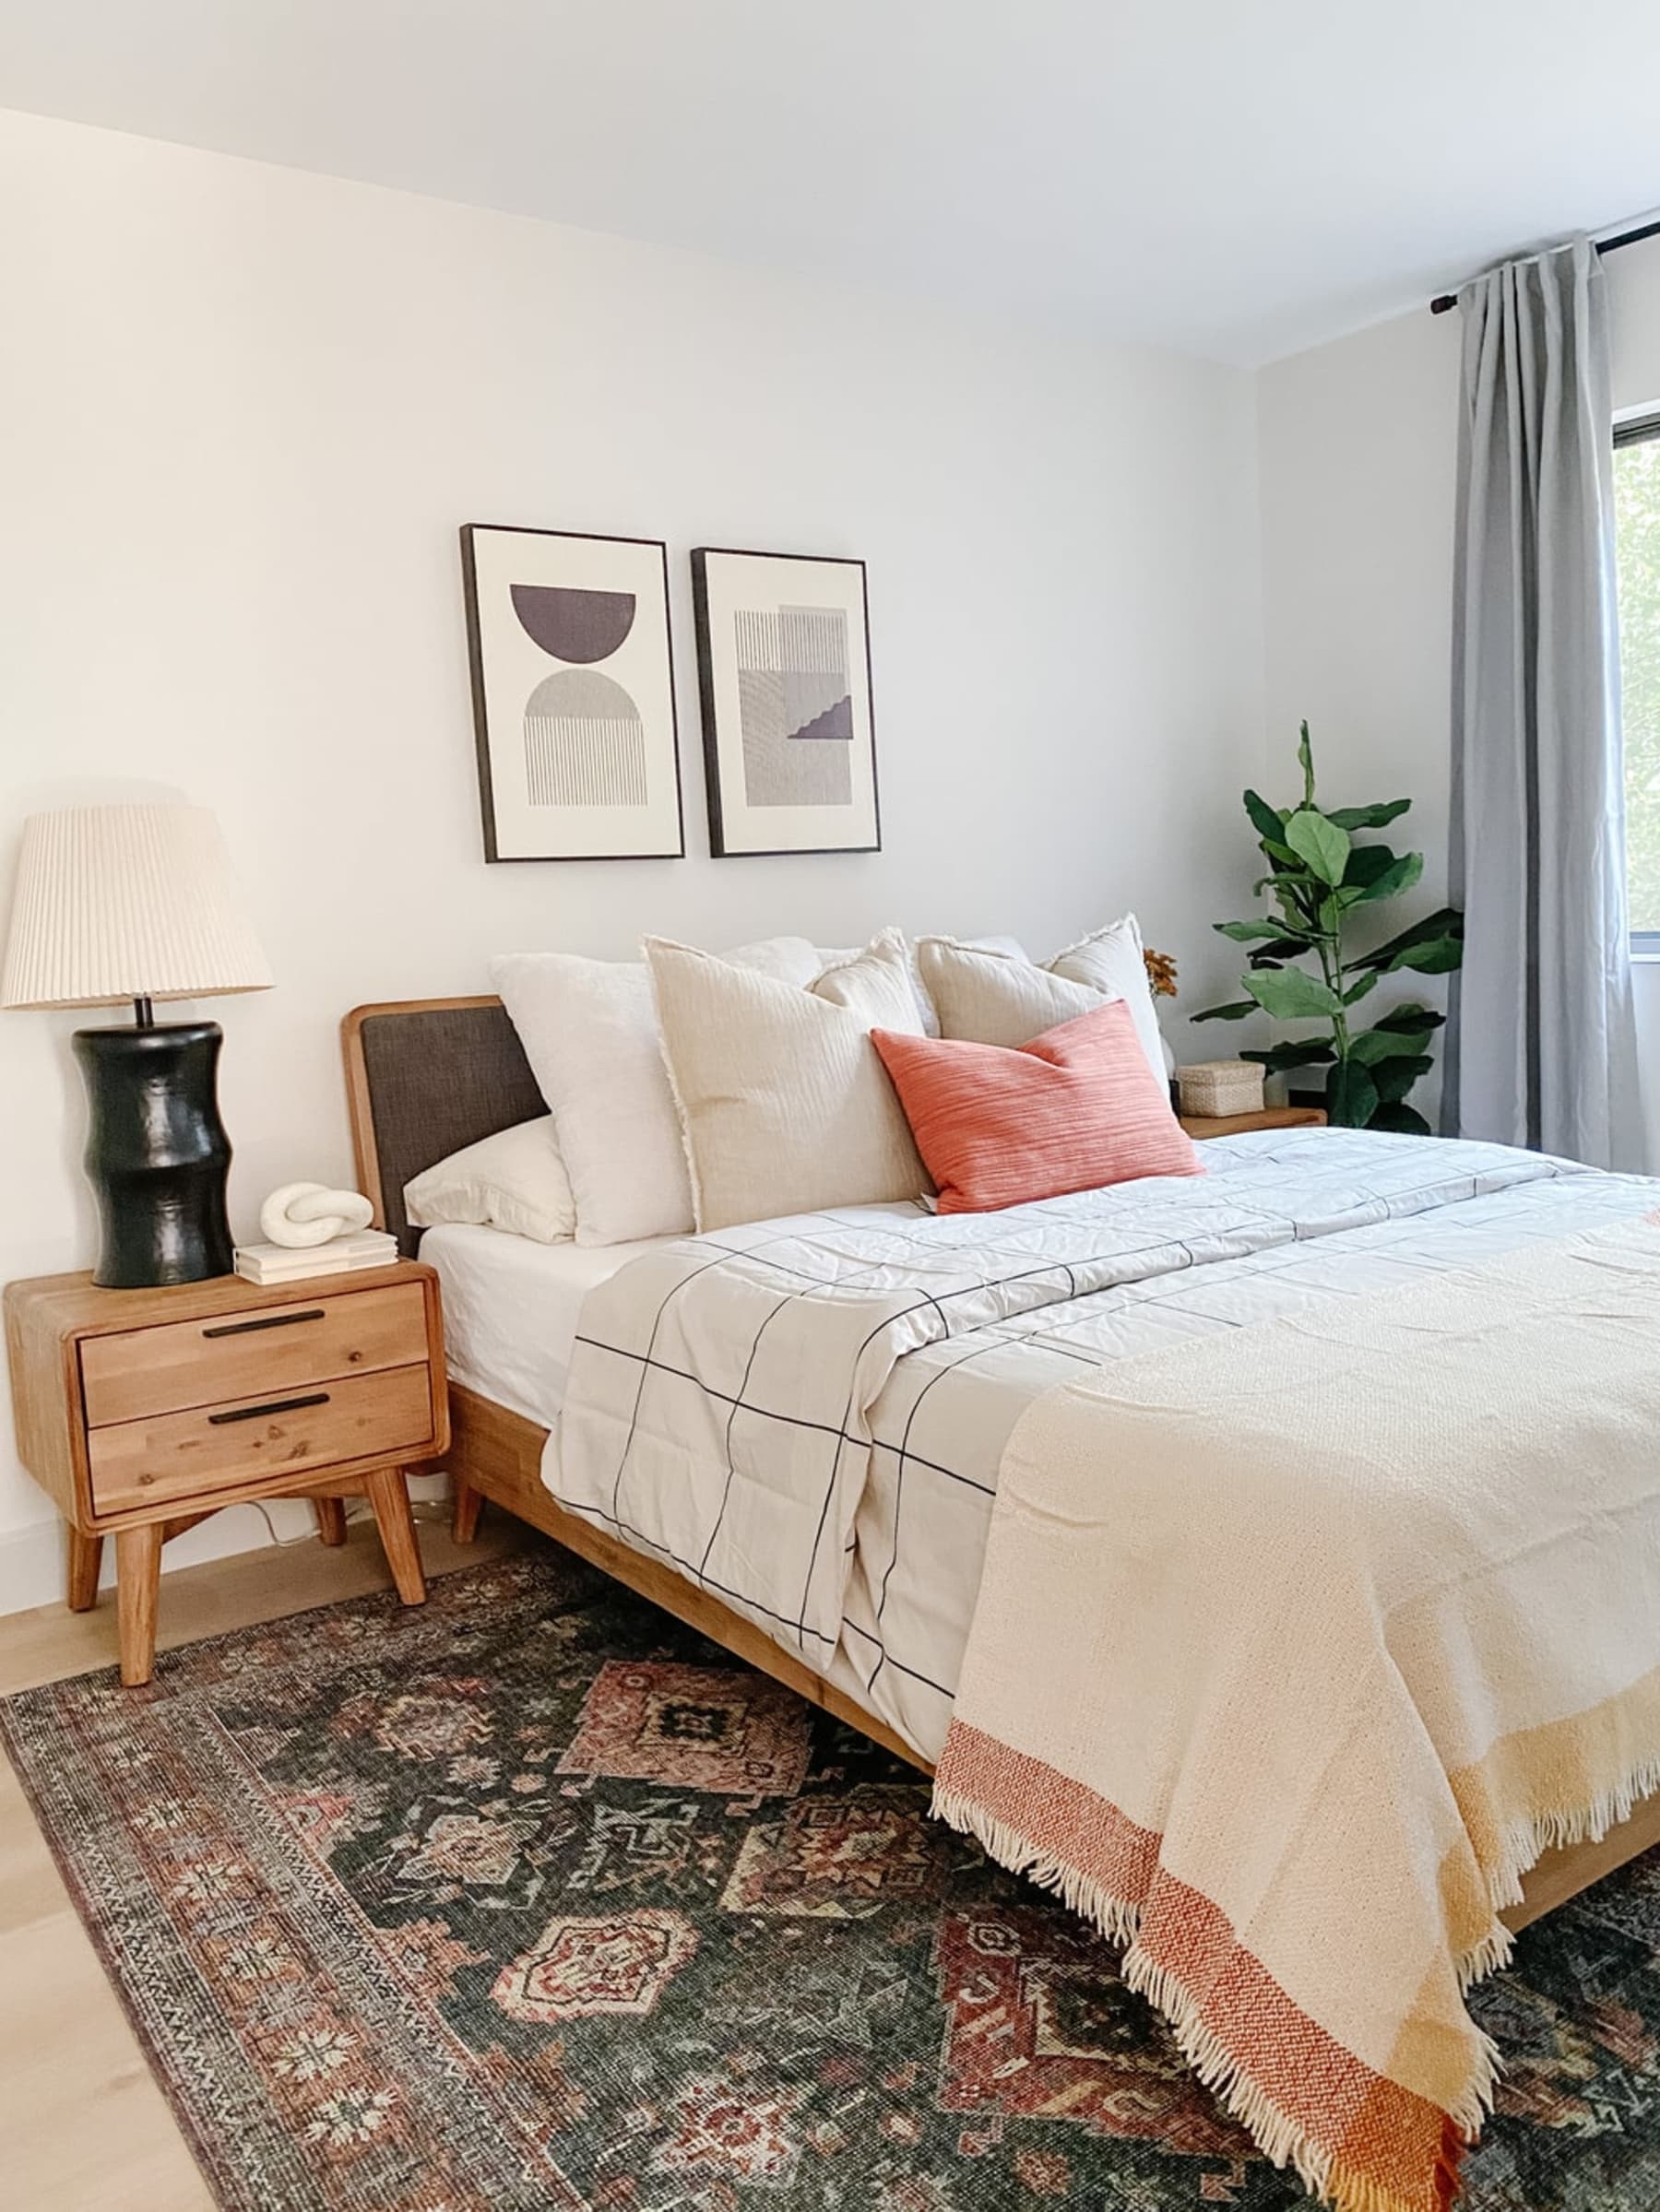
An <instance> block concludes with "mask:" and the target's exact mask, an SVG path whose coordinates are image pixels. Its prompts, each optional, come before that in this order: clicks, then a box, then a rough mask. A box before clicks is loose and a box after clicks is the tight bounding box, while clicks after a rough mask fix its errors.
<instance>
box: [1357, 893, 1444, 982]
mask: <svg viewBox="0 0 1660 2212" xmlns="http://www.w3.org/2000/svg"><path fill="white" fill-rule="evenodd" d="M1448 937H1450V938H1454V939H1457V940H1462V939H1463V937H1464V916H1463V915H1462V914H1460V913H1459V911H1458V909H1457V907H1456V906H1441V907H1438V908H1437V910H1436V911H1435V913H1433V914H1427V915H1425V917H1424V918H1423V920H1422V921H1421V922H1414V923H1413V924H1412V926H1411V928H1410V929H1403V930H1401V931H1400V933H1399V934H1398V935H1397V936H1394V937H1392V938H1390V939H1389V940H1388V941H1387V943H1384V944H1381V945H1378V946H1376V947H1375V948H1374V949H1373V950H1372V951H1371V952H1363V953H1362V954H1361V955H1360V958H1359V961H1358V966H1361V967H1368V968H1379V969H1383V968H1393V967H1403V966H1405V965H1406V963H1405V961H1404V960H1403V959H1402V958H1401V955H1402V953H1404V952H1407V951H1409V950H1412V949H1415V948H1416V947H1417V946H1419V945H1429V944H1436V943H1438V942H1439V941H1440V940H1441V939H1442V938H1448ZM1457 964H1458V963H1457V962H1456V961H1454V962H1452V965H1453V966H1454V967H1456V966H1457ZM1429 973H1430V974H1440V973H1441V970H1439V969H1431V970H1429Z"/></svg>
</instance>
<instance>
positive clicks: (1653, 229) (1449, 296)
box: [1429, 221, 1660, 315]
mask: <svg viewBox="0 0 1660 2212" xmlns="http://www.w3.org/2000/svg"><path fill="white" fill-rule="evenodd" d="M1642 238H1660V221H1656V222H1652V223H1640V224H1639V225H1638V227H1637V229H1636V230H1635V231H1620V232H1619V234H1618V237H1616V238H1599V239H1597V240H1596V241H1595V246H1596V250H1597V252H1598V253H1599V254H1618V251H1619V249H1620V247H1621V246H1634V245H1635V244H1636V243H1637V242H1638V240H1639V239H1642ZM1457 305H1458V294H1457V293H1456V292H1442V293H1441V297H1440V299H1438V300H1431V301H1430V302H1429V313H1431V314H1432V315H1444V314H1446V313H1449V312H1450V311H1451V310H1452V308H1454V307H1456V306H1457Z"/></svg>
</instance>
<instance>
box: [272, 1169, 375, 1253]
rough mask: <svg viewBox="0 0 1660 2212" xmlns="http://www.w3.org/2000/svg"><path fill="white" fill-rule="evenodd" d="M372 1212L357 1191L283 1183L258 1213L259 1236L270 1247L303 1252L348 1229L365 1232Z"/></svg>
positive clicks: (371, 1208) (318, 1184) (321, 1185)
mask: <svg viewBox="0 0 1660 2212" xmlns="http://www.w3.org/2000/svg"><path fill="white" fill-rule="evenodd" d="M373 1220H374V1207H373V1206H372V1205H371V1204H370V1202H369V1201H368V1200H367V1199H366V1198H365V1197H364V1196H363V1195H362V1191H359V1190H331V1189H329V1188H328V1186H327V1184H326V1183H284V1185H283V1186H282V1188H281V1189H280V1190H273V1191H272V1193H271V1195H270V1197H269V1198H268V1199H267V1201H266V1202H265V1204H264V1205H263V1206H261V1208H260V1209H259V1232H260V1235H261V1236H264V1237H266V1238H267V1240H268V1241H269V1242H270V1243H272V1244H281V1245H287V1246H288V1247H289V1248H290V1250H291V1251H297V1252H299V1251H305V1250H308V1249H309V1248H310V1247H311V1246H313V1245H314V1244H326V1243H327V1242H328V1240H329V1238H330V1237H331V1236H345V1235H346V1234H347V1232H348V1230H350V1229H366V1228H367V1227H368V1226H369V1224H370V1223H371V1222H372V1221H373Z"/></svg>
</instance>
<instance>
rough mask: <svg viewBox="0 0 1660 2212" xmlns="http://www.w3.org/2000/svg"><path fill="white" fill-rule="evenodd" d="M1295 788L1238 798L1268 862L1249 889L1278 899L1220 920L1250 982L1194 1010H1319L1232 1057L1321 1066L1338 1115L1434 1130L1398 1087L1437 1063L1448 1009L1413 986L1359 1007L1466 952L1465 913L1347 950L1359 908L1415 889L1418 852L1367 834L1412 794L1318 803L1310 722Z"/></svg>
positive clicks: (1447, 967)
mask: <svg viewBox="0 0 1660 2212" xmlns="http://www.w3.org/2000/svg"><path fill="white" fill-rule="evenodd" d="M1297 759H1298V766H1299V767H1300V769H1301V770H1302V779H1303V795H1302V798H1301V800H1300V802H1299V803H1298V805H1297V806H1294V807H1271V806H1270V805H1269V804H1268V802H1267V800H1266V799H1265V798H1262V797H1261V796H1260V795H1259V794H1258V793H1257V792H1255V791H1247V792H1246V794H1245V811H1246V813H1247V815H1249V817H1250V819H1251V828H1252V829H1253V830H1255V832H1256V834H1257V843H1258V849H1259V850H1260V851H1261V853H1262V855H1263V858H1264V859H1265V860H1266V861H1267V863H1268V872H1267V874H1266V875H1264V876H1262V877H1260V878H1259V879H1258V881H1257V883H1256V887H1255V888H1256V892H1257V895H1258V897H1259V898H1263V899H1264V902H1265V904H1267V905H1269V906H1270V907H1271V908H1272V911H1271V912H1270V913H1267V914H1264V915H1261V916H1258V917H1256V918H1255V919H1254V920H1251V921H1243V922H1217V923H1216V924H1215V928H1216V929H1218V930H1220V932H1221V933H1222V935H1223V936H1224V937H1227V938H1231V939H1232V940H1234V942H1235V943H1236V944H1240V945H1243V946H1245V947H1246V948H1247V950H1246V953H1245V963H1246V967H1245V974H1244V976H1242V977H1241V979H1240V980H1241V984H1242V987H1243V988H1244V989H1245V991H1246V992H1247V993H1248V996H1247V997H1245V998H1243V999H1239V1000H1232V1001H1230V1003H1228V1004H1227V1005H1226V1006H1207V1007H1206V1008H1205V1009H1204V1011H1203V1012H1202V1013H1197V1014H1195V1015H1194V1016H1193V1017H1192V1018H1193V1020H1194V1021H1195V1022H1241V1021H1243V1020H1244V1019H1245V1017H1246V1016H1247V1015H1248V1014H1254V1013H1258V1012H1262V1013H1266V1014H1269V1015H1271V1016H1272V1017H1273V1018H1274V1020H1275V1021H1276V1022H1314V1023H1318V1024H1319V1027H1318V1028H1316V1029H1314V1030H1311V1031H1310V1032H1309V1033H1308V1035H1303V1036H1298V1037H1292V1038H1287V1039H1286V1041H1285V1042H1284V1043H1282V1044H1276V1045H1271V1046H1269V1047H1267V1048H1266V1050H1264V1051H1260V1052H1245V1053H1242V1054H1241V1055H1240V1058H1241V1059H1248V1060H1260V1061H1261V1063H1262V1064H1263V1067H1264V1068H1265V1069H1267V1071H1269V1073H1270V1074H1275V1075H1278V1074H1284V1073H1286V1071H1288V1070H1291V1069H1294V1068H1323V1069H1324V1070H1325V1077H1324V1082H1325V1105H1326V1113H1327V1115H1328V1116H1329V1118H1331V1120H1333V1121H1334V1122H1336V1123H1338V1124H1339V1125H1341V1126H1342V1127H1344V1128H1346V1129H1381V1130H1399V1131H1403V1132H1411V1133H1414V1134H1417V1135H1420V1136H1428V1135H1429V1123H1428V1122H1427V1121H1426V1120H1425V1119H1424V1117H1423V1116H1422V1115H1421V1114H1420V1113H1419V1112H1418V1111H1417V1108H1416V1107H1414V1106H1408V1105H1407V1103H1406V1094H1407V1093H1408V1092H1409V1091H1410V1090H1411V1089H1412V1087H1413V1085H1414V1084H1415V1083H1416V1082H1417V1080H1418V1078H1419V1077H1420V1076H1423V1075H1427V1074H1428V1073H1429V1070H1430V1068H1431V1067H1432V1066H1433V1065H1434V1060H1433V1058H1432V1056H1431V1054H1430V1052H1429V1042H1430V1039H1431V1036H1432V1035H1433V1034H1434V1032H1435V1031H1436V1030H1437V1029H1439V1028H1440V1027H1441V1023H1443V1022H1444V1021H1445V1019H1446V1017H1445V1015H1444V1014H1439V1013H1436V1012H1435V1011H1433V1010H1432V1009H1431V1008H1429V1007H1428V1006H1423V1005H1420V1004H1418V1003H1417V1002H1416V1001H1414V1000H1408V1001H1407V1002H1406V1003H1405V1005H1401V1006H1394V1007H1392V1008H1391V1009H1390V1010H1389V1011H1388V1012H1387V1013H1383V1014H1376V1013H1373V1012H1372V1011H1370V1009H1368V1010H1367V1011H1366V1012H1364V1013H1361V1012H1358V1011H1357V1010H1358V1008H1359V1007H1360V1006H1361V1005H1362V1003H1363V1002H1364V1001H1365V1000H1369V998H1370V996H1371V994H1372V992H1373V991H1374V990H1375V989H1376V988H1377V986H1378V984H1379V982H1380V981H1381V978H1382V977H1383V976H1389V975H1393V974H1396V973H1397V972H1399V971H1401V970H1404V969H1410V970H1413V971H1416V972H1417V974H1419V975H1423V976H1444V975H1447V974H1449V973H1450V972H1451V971H1452V969H1453V968H1455V967H1457V966H1458V964H1459V963H1460V962H1461V961H1462V960H1463V958H1464V917H1463V915H1462V914H1459V913H1458V912H1456V911H1455V910H1454V909H1453V908H1452V907H1451V906H1442V907H1440V908H1439V909H1438V910H1437V911H1436V912H1435V913H1434V914H1429V915H1426V916H1425V917H1424V918H1423V920H1422V921H1417V922H1413V923H1412V924H1411V925H1410V926H1409V927H1408V928H1406V929H1402V930H1400V931H1398V932H1397V933H1396V935H1394V936H1393V937H1391V938H1387V939H1385V940H1384V941H1383V942H1382V943H1381V944H1375V945H1372V946H1371V947H1370V948H1369V950H1367V951H1365V952H1356V951H1353V950H1351V938H1352V937H1353V936H1355V935H1356V934H1358V932H1357V931H1356V929H1354V928H1353V927H1352V924H1353V923H1354V922H1361V921H1364V919H1365V918H1366V915H1365V910H1366V909H1367V908H1368V907H1371V906H1376V905H1379V904H1380V903H1381V901H1382V900H1384V899H1393V898H1398V897H1399V896H1400V895H1401V893H1403V892H1407V891H1410V890H1411V889H1412V888H1413V886H1414V885H1415V884H1416V883H1417V881H1418V878H1419V877H1420V876H1421V875H1422V874H1423V872H1424V856H1423V855H1422V853H1396V852H1393V851H1392V850H1391V848H1390V847H1389V846H1387V845H1383V844H1379V843H1365V844H1363V843H1361V842H1360V841H1359V840H1360V836H1361V834H1362V833H1364V832H1367V831H1370V830H1381V829H1386V828H1387V827H1388V826H1389V824H1390V823H1391V822H1393V821H1395V820H1396V819H1397V817H1399V816H1400V815H1402V814H1405V811H1406V810H1407V809H1408V807H1410V806H1411V804H1412V801H1411V800H1410V799H1409V798H1391V799H1385V800H1383V801H1382V802H1381V804H1379V805H1377V806H1369V807H1334V808H1332V809H1330V810H1325V809H1322V808H1321V807H1319V806H1317V805H1316V804H1315V799H1314V752H1313V748H1312V746H1311V745H1310V740H1309V726H1308V724H1307V723H1306V722H1305V723H1304V724H1303V725H1302V730H1301V735H1300V737H1299V739H1298V747H1297Z"/></svg>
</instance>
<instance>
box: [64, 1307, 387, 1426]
mask: <svg viewBox="0 0 1660 2212" xmlns="http://www.w3.org/2000/svg"><path fill="white" fill-rule="evenodd" d="M426 1355H427V1334H426V1300H425V1298H424V1297H423V1296H422V1295H421V1285H420V1284H419V1283H397V1284H396V1285H394V1286H393V1287H391V1288H389V1289H385V1290H362V1291H355V1292H350V1293H347V1294H341V1293H338V1292H337V1293H335V1295H332V1296H328V1295H321V1294H320V1293H319V1292H317V1291H315V1290H314V1291H313V1292H312V1294H311V1295H310V1296H306V1295H303V1294H301V1293H297V1294H296V1295H295V1297H294V1300H293V1303H292V1304H291V1305H286V1304H285V1305H282V1306H269V1307H265V1308H264V1309H263V1310H262V1311H261V1312H258V1313H243V1314H231V1315H219V1316H218V1317H215V1318H211V1319H207V1320H202V1321H173V1322H169V1323H166V1324H164V1325H162V1326H161V1327H159V1328H154V1329H132V1330H124V1331H122V1332H121V1333H120V1334H119V1335H116V1336H94V1337H87V1338H84V1339H83V1340H82V1343H81V1348H80V1358H81V1390H82V1395H83V1399H84V1402H85V1405H86V1412H87V1425H88V1427H89V1428H101V1427H103V1426H104V1425H106V1424H109V1423H113V1422H118V1421H136V1420H140V1419H142V1418H143V1417H144V1416H146V1415H147V1414H172V1413H177V1412H180V1411H182V1410H183V1409H184V1408H185V1407H186V1406H221V1405H224V1404H227V1403H228V1402H230V1401H231V1399H233V1398H257V1397H261V1396H266V1397H278V1396H281V1397H285V1398H286V1397H290V1396H292V1394H293V1393H294V1391H295V1390H297V1389H298V1388H299V1386H300V1385H301V1384H302V1383H314V1382H327V1381H330V1380H332V1379H334V1378H336V1377H340V1376H348V1375H362V1374H367V1373H368V1372H370V1371H371V1370H372V1369H374V1368H378V1367H402V1366H411V1365H412V1364H413V1363H414V1362H415V1361H417V1360H424V1359H425V1357H426ZM214 1433H215V1434H218V1433H219V1432H218V1431H215V1432H214Z"/></svg>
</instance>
